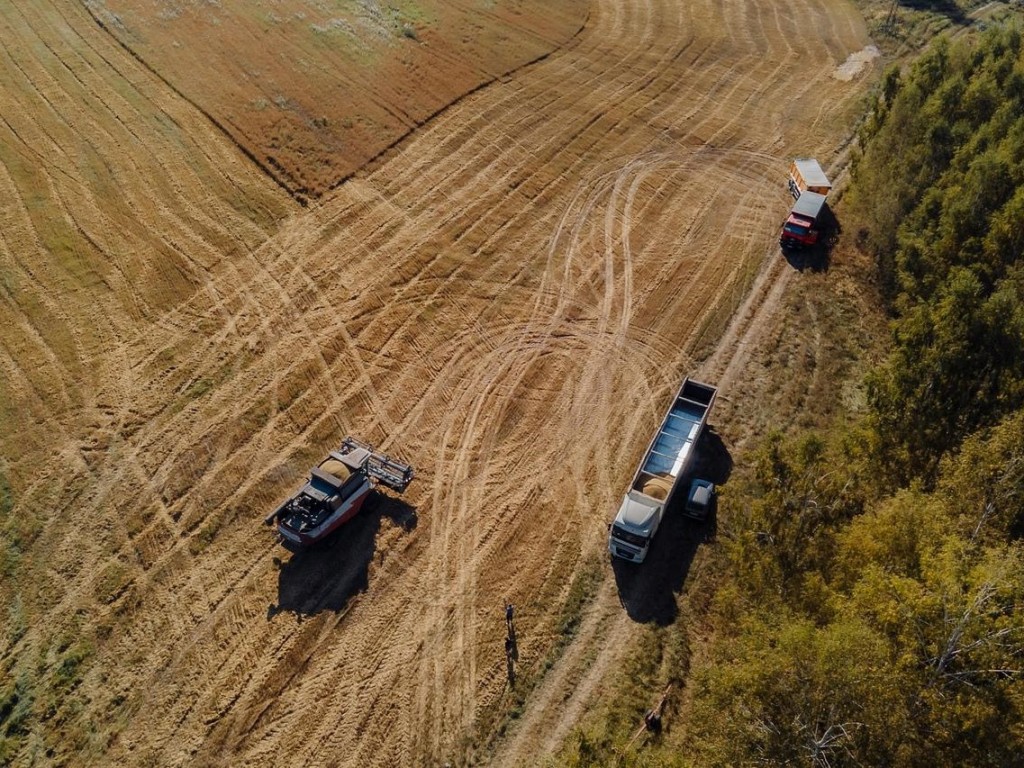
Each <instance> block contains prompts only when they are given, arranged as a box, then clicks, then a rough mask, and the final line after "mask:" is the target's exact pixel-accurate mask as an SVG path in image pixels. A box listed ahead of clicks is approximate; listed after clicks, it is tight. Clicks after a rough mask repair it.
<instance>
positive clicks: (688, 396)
mask: <svg viewBox="0 0 1024 768" xmlns="http://www.w3.org/2000/svg"><path fill="white" fill-rule="evenodd" d="M717 394H718V389H717V388H715V387H713V386H711V385H710V384H702V383H701V382H699V381H694V380H693V379H690V378H686V379H684V380H683V384H682V386H681V387H679V391H678V392H677V393H676V396H675V397H674V398H673V399H672V405H671V406H670V407H669V409H668V413H666V414H665V418H664V419H663V420H662V422H661V426H660V427H658V431H657V432H656V433H655V435H654V439H652V440H651V444H650V445H649V446H648V447H647V452H646V453H645V454H644V458H643V460H642V461H641V462H640V466H639V467H638V468H637V470H636V474H634V475H633V482H632V483H631V484H630V486H629V491H628V492H627V493H626V495H625V497H624V498H623V499H622V505H621V506H620V507H619V513H618V514H617V515H616V516H615V522H613V523H612V525H611V529H610V530H609V533H608V551H609V552H610V553H611V554H612V557H620V558H622V559H623V560H632V561H633V562H634V563H642V562H643V561H644V558H645V557H647V552H648V550H649V549H650V546H651V540H652V539H653V538H654V534H655V533H657V531H658V526H659V525H661V521H662V519H663V518H664V516H665V509H666V508H667V507H668V505H669V503H670V502H671V501H672V497H673V496H674V495H675V492H676V489H677V488H678V487H679V486H680V485H681V482H680V481H681V480H682V478H683V476H684V475H685V474H686V471H687V469H688V468H689V466H690V462H691V460H692V459H693V457H694V454H696V452H697V441H698V440H700V436H701V433H702V432H703V431H704V426H705V425H706V424H707V421H708V413H710V412H711V406H712V405H714V403H715V396H716V395H717ZM707 485H709V486H710V483H708V484H707ZM711 487H712V489H713V487H714V486H711Z"/></svg>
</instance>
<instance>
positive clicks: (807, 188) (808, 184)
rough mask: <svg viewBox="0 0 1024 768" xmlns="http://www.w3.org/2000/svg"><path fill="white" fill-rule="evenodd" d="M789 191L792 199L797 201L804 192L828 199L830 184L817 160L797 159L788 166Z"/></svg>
mask: <svg viewBox="0 0 1024 768" xmlns="http://www.w3.org/2000/svg"><path fill="white" fill-rule="evenodd" d="M789 191H790V192H791V193H792V195H793V198H794V199H799V198H800V195H802V194H803V193H804V192H817V193H818V194H819V195H824V196H825V197H828V193H829V192H831V191H832V182H831V181H829V180H828V176H826V175H825V172H824V171H823V170H821V166H820V165H819V164H818V161H817V160H814V159H812V158H797V159H796V160H794V161H793V162H792V163H791V164H790V166H789Z"/></svg>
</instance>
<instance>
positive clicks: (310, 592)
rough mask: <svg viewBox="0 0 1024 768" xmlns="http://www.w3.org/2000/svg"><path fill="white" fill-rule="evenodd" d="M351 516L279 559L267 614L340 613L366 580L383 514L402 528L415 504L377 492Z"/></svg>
mask: <svg viewBox="0 0 1024 768" xmlns="http://www.w3.org/2000/svg"><path fill="white" fill-rule="evenodd" d="M367 507H368V509H366V510H365V511H364V512H362V513H361V514H360V515H359V516H358V517H357V518H355V519H354V520H353V521H352V522H350V523H348V524H347V525H345V526H344V527H343V528H340V529H339V530H337V531H335V532H334V533H332V534H331V535H330V536H329V537H328V538H327V539H325V540H324V541H322V542H320V543H319V544H317V545H315V546H313V547H310V548H308V549H303V550H299V551H298V552H295V553H294V554H293V555H292V556H291V558H290V559H288V560H286V561H283V562H282V561H281V560H279V559H275V560H276V562H278V563H279V566H278V568H279V570H278V577H277V604H276V605H271V606H270V607H269V609H268V611H267V618H273V617H274V616H276V615H277V614H279V613H294V614H295V615H297V616H300V617H308V616H315V615H317V614H318V613H322V612H324V611H333V612H335V613H338V612H339V611H342V610H344V609H345V607H346V606H347V605H348V603H349V601H350V600H351V599H352V598H353V597H355V596H356V595H358V594H359V593H361V592H365V591H366V589H367V587H368V586H369V571H370V563H371V561H372V560H373V557H374V554H375V553H376V551H377V534H378V533H379V532H380V529H381V526H382V523H383V521H384V520H390V521H391V522H392V524H394V525H396V526H398V527H399V528H401V529H402V530H405V531H412V530H413V529H415V528H416V524H417V517H416V508H415V507H413V506H411V505H409V504H406V503H405V502H404V501H402V500H400V499H396V498H394V497H392V496H383V495H381V494H377V496H376V498H375V499H373V500H372V501H370V503H369V504H368V505H367Z"/></svg>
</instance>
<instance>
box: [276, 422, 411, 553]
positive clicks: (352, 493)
mask: <svg viewBox="0 0 1024 768" xmlns="http://www.w3.org/2000/svg"><path fill="white" fill-rule="evenodd" d="M412 479H413V470H412V467H410V466H409V465H408V464H403V463H402V462H400V461H395V460H394V459H392V458H391V457H389V456H385V455H384V454H381V453H377V452H375V451H374V450H373V446H371V445H367V444H366V443H363V442H360V441H359V440H356V439H355V438H352V437H346V438H345V440H344V442H342V444H341V447H340V448H339V449H338V450H336V451H331V452H330V453H329V454H328V455H327V458H325V459H324V460H323V461H321V462H320V464H319V465H318V466H316V467H313V468H312V469H311V470H310V473H309V482H307V483H306V484H305V485H304V486H302V488H301V489H300V490H299V491H298V493H296V494H295V495H294V496H292V497H291V498H290V499H288V500H287V501H286V502H284V504H282V505H281V506H280V507H278V508H277V509H276V510H274V512H273V513H272V514H270V515H267V518H266V519H265V520H264V521H263V522H265V523H266V524H267V525H272V524H273V523H274V522H276V523H277V531H278V533H280V534H281V538H282V539H283V541H284V543H285V544H286V545H291V546H293V547H298V548H302V547H308V546H310V545H312V544H316V543H317V542H318V541H323V540H324V539H325V538H326V537H328V536H330V535H331V533H333V532H334V531H336V530H337V529H338V528H340V527H341V526H343V525H344V524H345V523H347V522H348V521H349V520H351V519H352V518H353V517H355V516H356V515H357V514H358V513H359V510H360V509H361V508H362V506H363V502H365V501H366V497H367V496H369V495H370V492H371V491H372V490H373V489H374V487H375V486H376V485H377V484H378V483H380V484H382V485H386V486H387V487H388V488H391V489H392V490H394V491H397V492H398V493H402V492H403V491H405V489H406V488H407V487H408V485H409V483H411V482H412Z"/></svg>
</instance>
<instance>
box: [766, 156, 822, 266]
mask: <svg viewBox="0 0 1024 768" xmlns="http://www.w3.org/2000/svg"><path fill="white" fill-rule="evenodd" d="M789 191H790V193H792V195H793V198H794V199H795V200H796V202H795V203H793V207H792V208H791V209H790V211H789V216H788V217H787V219H786V222H785V224H783V225H782V233H781V234H780V235H779V245H780V246H781V247H782V249H783V250H784V251H790V250H796V249H799V248H808V247H812V246H814V245H816V244H817V242H818V234H819V232H820V222H821V219H822V215H821V214H822V212H823V211H824V210H825V200H826V199H827V198H828V193H829V192H831V191H832V182H830V181H829V180H828V176H826V175H825V172H824V171H823V170H821V166H820V165H819V164H818V161H817V160H812V159H810V158H802V159H797V160H794V161H793V163H792V165H790V166H789Z"/></svg>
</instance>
